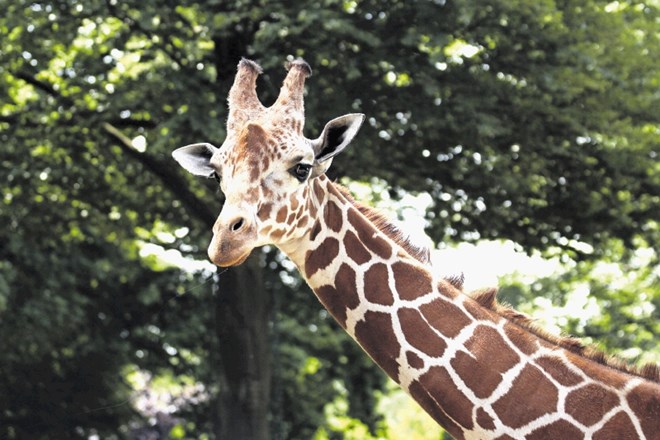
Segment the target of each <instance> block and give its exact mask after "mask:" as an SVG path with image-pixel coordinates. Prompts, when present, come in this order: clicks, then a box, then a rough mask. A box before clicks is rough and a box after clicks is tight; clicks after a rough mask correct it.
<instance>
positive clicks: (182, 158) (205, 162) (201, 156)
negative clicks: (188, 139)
mask: <svg viewBox="0 0 660 440" xmlns="http://www.w3.org/2000/svg"><path fill="white" fill-rule="evenodd" d="M216 151H218V149H217V148H216V147H214V146H213V145H211V144H207V143H201V144H192V145H186V146H185V147H181V148H177V149H176V150H174V151H173V152H172V157H174V160H176V161H177V162H179V165H181V166H182V167H183V168H185V169H186V170H187V171H189V172H191V173H193V174H194V175H196V176H204V177H211V176H212V175H213V173H214V172H215V168H213V167H212V166H211V157H212V156H213V153H215V152H216Z"/></svg>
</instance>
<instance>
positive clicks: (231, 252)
mask: <svg viewBox="0 0 660 440" xmlns="http://www.w3.org/2000/svg"><path fill="white" fill-rule="evenodd" d="M218 242H219V243H218ZM252 249H254V248H253V247H252V246H245V244H243V246H240V245H239V246H236V243H235V241H233V240H222V239H220V237H217V236H214V237H213V240H211V243H210V244H209V248H208V255H209V259H210V260H211V262H212V263H213V264H215V265H216V266H220V267H231V266H238V265H239V264H242V263H244V262H245V260H247V258H248V257H249V256H250V254H251V253H252Z"/></svg>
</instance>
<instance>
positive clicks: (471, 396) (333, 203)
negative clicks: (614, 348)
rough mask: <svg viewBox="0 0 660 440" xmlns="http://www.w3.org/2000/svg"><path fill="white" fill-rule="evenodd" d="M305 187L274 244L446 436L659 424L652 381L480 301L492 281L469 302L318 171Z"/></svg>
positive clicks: (659, 395)
mask: <svg viewBox="0 0 660 440" xmlns="http://www.w3.org/2000/svg"><path fill="white" fill-rule="evenodd" d="M313 185H314V188H313V191H312V193H313V197H311V198H310V200H309V204H310V206H309V207H308V208H309V209H311V210H312V211H315V212H316V216H315V217H316V218H317V221H316V224H314V226H313V227H312V229H311V230H310V233H309V234H308V235H306V236H305V237H303V238H302V239H301V240H300V241H298V242H296V243H293V244H292V245H291V246H289V247H287V248H285V249H283V250H284V251H285V252H286V253H287V254H288V255H289V257H290V258H291V259H292V260H293V261H294V263H296V265H297V266H298V268H299V269H300V271H301V273H302V275H303V276H304V278H305V279H306V280H307V282H308V284H309V285H310V287H311V288H312V289H313V291H314V292H315V294H316V295H317V297H318V298H319V300H320V301H321V303H322V304H323V305H324V306H325V307H326V308H327V309H328V311H329V312H330V313H331V314H332V316H333V317H334V318H335V319H336V320H337V322H338V323H339V324H340V325H341V326H342V327H343V328H344V329H345V330H346V331H347V332H348V333H349V334H350V335H351V336H352V337H353V338H354V339H355V340H356V341H357V342H358V343H359V344H360V345H361V346H362V348H363V349H364V350H365V351H366V352H367V353H368V354H369V356H370V357H371V358H372V359H373V360H374V361H375V362H376V363H377V364H378V365H379V366H380V367H381V368H382V369H383V370H384V371H385V372H386V373H387V374H388V375H389V376H390V377H391V378H392V379H394V380H395V381H396V382H397V383H399V384H400V385H401V386H402V388H403V389H404V390H406V391H407V392H408V393H409V394H410V395H411V396H412V397H413V398H414V399H415V400H416V401H417V402H418V403H419V404H420V405H421V406H422V407H423V408H424V409H425V410H426V411H427V412H428V413H429V414H430V415H431V416H432V417H433V418H434V419H435V420H436V421H437V422H438V423H439V424H441V425H442V426H443V427H444V428H445V429H447V430H448V431H449V432H450V433H451V434H452V435H453V436H454V437H455V438H496V437H498V436H501V438H502V439H505V438H582V437H589V436H591V435H593V438H597V437H598V436H599V433H601V434H603V433H610V434H613V435H614V437H611V438H644V437H646V438H654V437H653V436H654V435H657V433H658V432H660V386H659V385H658V384H657V383H655V382H654V381H649V380H645V379H643V378H641V377H637V376H633V375H629V374H626V373H624V372H621V371H617V370H614V369H612V368H610V367H608V366H605V365H601V364H599V363H597V362H594V361H592V360H590V359H588V358H586V357H582V356H579V355H578V354H576V353H573V352H571V351H570V350H566V349H564V348H561V347H558V346H557V345H553V344H552V343H551V342H549V341H548V340H547V338H543V337H539V336H538V335H536V334H534V333H533V332H531V331H529V329H527V328H525V327H524V326H520V325H517V324H516V322H515V319H507V317H505V316H502V315H501V314H498V313H497V312H496V310H494V308H492V307H491V308H489V307H487V306H485V305H484V304H485V303H487V302H488V300H489V299H488V298H492V299H494V291H486V292H482V293H481V294H480V295H479V297H478V298H477V300H475V299H474V298H472V297H470V296H468V295H466V294H464V293H462V292H460V291H459V290H458V289H456V288H455V287H454V286H453V285H451V284H450V283H448V282H446V281H444V280H438V279H435V278H434V277H433V275H432V274H431V271H430V270H429V268H428V267H427V266H426V265H424V264H423V263H422V262H420V260H419V259H418V258H416V257H414V256H413V255H412V253H411V252H409V251H408V250H406V248H405V247H404V246H402V245H400V244H398V243H397V242H396V241H395V240H393V239H392V238H393V237H392V236H391V234H388V233H387V232H386V230H385V229H384V228H383V227H382V225H380V226H377V225H374V224H373V223H371V222H370V221H369V219H368V218H367V216H365V215H363V213H362V212H361V210H360V209H359V208H358V207H357V206H355V204H354V202H353V200H352V199H351V198H350V197H348V196H346V194H345V193H344V192H343V191H341V190H339V189H338V188H337V187H336V186H335V185H334V184H332V183H331V182H330V181H329V180H328V179H326V178H324V177H320V178H318V179H316V180H315V181H314V182H313ZM484 298H486V300H485V301H484ZM509 318H511V317H509ZM528 436H529V437H528ZM608 438H610V437H608ZM655 438H657V437H655Z"/></svg>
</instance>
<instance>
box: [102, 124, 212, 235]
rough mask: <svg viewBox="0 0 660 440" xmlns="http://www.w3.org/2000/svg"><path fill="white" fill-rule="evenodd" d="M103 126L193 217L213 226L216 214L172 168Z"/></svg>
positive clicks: (114, 130)
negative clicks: (158, 179) (189, 188)
mask: <svg viewBox="0 0 660 440" xmlns="http://www.w3.org/2000/svg"><path fill="white" fill-rule="evenodd" d="M102 126H103V129H104V130H105V132H106V133H107V134H108V136H109V137H110V138H111V139H112V140H113V141H115V142H117V143H118V144H119V146H120V147H121V149H122V150H123V151H124V152H125V153H127V154H128V155H130V156H131V157H132V158H134V159H136V160H137V161H138V162H140V163H141V164H142V165H143V166H144V167H145V168H146V169H148V170H149V171H150V172H151V173H153V174H154V175H156V176H158V177H159V178H160V179H161V181H162V182H163V185H165V187H167V188H168V189H169V190H170V191H172V193H173V194H174V195H176V197H177V198H178V199H179V200H181V202H182V203H183V204H184V206H185V207H186V208H187V210H188V211H189V212H190V213H191V215H192V216H193V217H195V218H197V219H199V220H200V221H201V222H203V223H204V224H205V225H206V226H208V227H209V228H211V227H212V226H213V223H214V222H215V217H216V215H215V213H214V212H213V211H212V210H211V209H209V207H208V206H207V204H206V203H205V202H204V201H202V200H201V199H200V198H199V197H197V196H196V195H195V194H193V193H192V192H191V191H190V190H188V185H187V184H186V182H185V181H184V180H183V179H182V178H181V177H180V176H179V175H178V174H176V173H174V172H172V171H171V169H170V167H168V166H167V165H165V164H163V163H162V162H160V161H159V160H157V159H156V158H154V157H153V156H150V155H148V154H145V153H141V152H140V151H138V150H137V149H136V148H135V147H134V146H133V143H132V142H131V140H130V139H129V138H128V137H127V136H126V135H125V134H123V133H122V132H121V131H120V130H119V129H117V128H116V127H114V126H113V125H111V124H109V123H107V122H104V123H103V125H102Z"/></svg>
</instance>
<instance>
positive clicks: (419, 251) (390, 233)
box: [334, 184, 431, 264]
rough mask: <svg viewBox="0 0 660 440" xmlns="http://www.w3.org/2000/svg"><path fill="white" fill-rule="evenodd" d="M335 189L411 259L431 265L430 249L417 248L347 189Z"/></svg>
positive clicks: (337, 186)
mask: <svg viewBox="0 0 660 440" xmlns="http://www.w3.org/2000/svg"><path fill="white" fill-rule="evenodd" d="M334 186H335V188H337V190H338V191H339V192H340V193H341V195H342V196H344V197H346V199H347V200H348V201H349V202H350V203H351V204H352V205H353V206H355V207H356V208H357V209H358V211H360V212H361V213H362V215H364V216H365V217H367V219H368V220H369V221H370V222H371V223H372V224H373V225H374V226H375V227H376V228H378V230H380V231H381V232H382V233H383V234H385V235H386V236H387V237H389V238H390V239H391V240H392V241H394V242H395V243H396V244H398V245H399V246H401V247H402V248H403V249H404V250H405V251H406V252H408V254H410V256H411V257H413V258H415V259H416V260H418V261H419V262H421V263H423V264H430V263H431V251H430V250H429V248H427V247H424V246H417V245H415V244H414V243H412V242H411V241H410V239H408V238H407V237H406V236H405V235H404V233H403V231H402V230H401V229H400V228H399V227H398V226H396V225H394V224H393V223H392V222H391V221H390V220H389V219H388V218H387V217H386V216H384V215H383V214H382V213H380V212H378V211H377V210H375V209H374V208H371V207H369V206H366V205H363V204H362V203H360V202H358V201H356V200H355V199H354V198H353V196H352V195H351V193H350V192H349V191H348V189H346V188H345V187H343V186H341V185H338V184H334Z"/></svg>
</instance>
